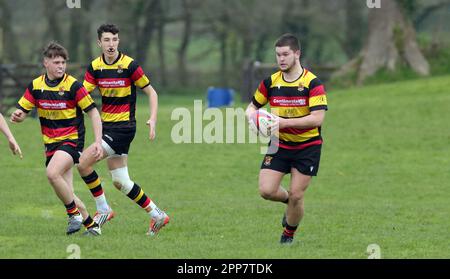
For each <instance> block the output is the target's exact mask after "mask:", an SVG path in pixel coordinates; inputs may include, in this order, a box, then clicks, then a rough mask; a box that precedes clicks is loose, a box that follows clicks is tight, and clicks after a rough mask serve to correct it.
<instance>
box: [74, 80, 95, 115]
mask: <svg viewBox="0 0 450 279" xmlns="http://www.w3.org/2000/svg"><path fill="white" fill-rule="evenodd" d="M70 91H71V93H73V94H75V102H76V104H77V106H79V107H80V108H81V109H82V110H83V111H84V112H88V111H90V110H91V109H93V108H95V103H94V100H93V99H92V97H91V95H90V94H89V92H88V91H87V90H86V88H84V86H83V84H81V82H78V81H75V82H74V83H73V84H72V87H71V88H70Z"/></svg>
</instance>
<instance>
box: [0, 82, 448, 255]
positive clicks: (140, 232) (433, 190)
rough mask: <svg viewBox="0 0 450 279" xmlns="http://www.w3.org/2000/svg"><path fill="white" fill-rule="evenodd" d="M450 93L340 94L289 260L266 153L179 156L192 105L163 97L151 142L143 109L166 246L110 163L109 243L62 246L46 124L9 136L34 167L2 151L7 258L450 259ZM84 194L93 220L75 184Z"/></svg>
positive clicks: (227, 148)
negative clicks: (265, 183) (265, 171)
mask: <svg viewBox="0 0 450 279" xmlns="http://www.w3.org/2000/svg"><path fill="white" fill-rule="evenodd" d="M449 88H450V76H443V77H436V78H429V79H420V80H416V81H407V82H401V83H390V84H387V85H378V86H370V87H363V88H355V89H350V90H345V91H332V92H329V96H328V98H329V111H328V113H327V117H326V120H325V124H324V127H323V136H324V139H325V144H324V148H323V153H322V161H321V169H320V172H319V176H318V177H317V178H315V179H313V182H312V184H311V186H310V188H309V189H308V191H307V194H306V202H305V204H306V216H305V218H304V220H303V222H302V224H301V229H300V231H299V233H298V235H297V237H296V242H295V243H294V245H292V246H290V247H282V246H280V245H279V244H278V240H279V236H280V234H281V231H282V230H281V225H280V219H281V216H282V213H283V210H284V209H283V206H282V204H276V203H273V202H268V201H265V200H263V199H262V198H260V197H259V195H258V190H257V176H258V170H259V166H260V162H261V160H262V155H260V154H259V152H258V150H259V146H258V145H256V144H178V145H176V144H174V143H172V141H171V138H170V132H171V129H172V127H173V125H174V124H175V123H176V121H171V120H170V116H171V112H172V110H173V109H174V108H175V107H187V108H192V107H193V99H194V98H193V97H192V98H189V97H173V96H172V97H164V96H161V97H160V113H159V123H158V135H157V137H158V138H157V140H156V142H153V143H149V142H147V141H146V133H147V130H146V128H145V125H144V123H145V120H146V119H145V118H146V111H147V109H146V108H145V102H144V100H141V103H142V104H144V105H142V104H141V105H140V106H139V107H138V121H139V123H138V125H139V126H138V134H137V137H136V138H135V140H134V144H133V145H132V150H131V154H130V160H129V161H130V162H129V169H130V170H131V176H132V178H133V180H135V181H136V182H137V183H139V184H140V185H141V186H142V187H143V189H144V190H145V191H146V192H147V193H148V194H149V196H150V197H151V198H153V199H154V200H155V202H156V203H157V204H158V205H159V206H160V207H161V208H163V209H165V210H167V212H168V213H169V214H170V216H171V217H172V219H171V223H170V224H169V225H168V226H167V227H166V228H164V229H163V230H162V231H161V233H160V235H158V236H157V237H155V238H150V237H148V236H146V235H145V232H146V229H147V226H148V223H147V222H148V217H147V216H146V214H145V213H144V212H143V211H142V210H141V209H140V208H138V207H137V206H136V205H135V204H133V203H132V202H131V201H130V200H129V199H128V198H126V197H124V196H123V195H122V194H121V193H120V192H119V191H117V190H115V189H114V187H113V186H112V184H111V179H110V177H109V174H108V172H107V171H106V165H105V162H101V163H100V164H99V165H98V167H97V171H98V173H99V174H100V175H101V176H102V177H103V181H104V189H105V192H106V195H107V198H108V199H109V202H110V204H111V205H112V206H113V208H114V209H115V211H116V213H117V216H116V218H115V219H113V220H112V221H111V222H110V223H108V224H106V225H105V227H104V229H103V235H102V236H101V237H99V238H83V237H82V236H81V235H80V234H78V235H75V236H71V237H67V236H65V234H64V232H65V228H66V216H65V212H64V207H63V206H62V204H60V202H59V201H58V200H57V198H56V196H55V195H54V193H53V191H52V189H51V187H50V186H49V185H48V183H47V179H46V177H45V172H44V158H43V145H42V141H41V138H40V132H39V125H38V122H37V121H36V120H31V119H29V120H27V121H26V122H25V123H23V124H21V125H17V126H16V125H14V126H12V130H13V132H14V133H15V135H16V137H17V140H18V141H19V143H20V144H21V147H22V150H23V152H24V156H25V157H24V159H23V160H19V159H18V158H15V157H12V155H10V154H9V153H8V151H9V150H7V146H6V142H5V140H4V139H3V138H2V139H1V141H0V153H1V155H0V170H1V171H0V172H1V180H0V187H1V194H0V258H66V257H68V256H69V255H70V253H68V252H67V247H68V246H69V245H70V244H77V245H79V247H80V248H81V258H180V259H185V258H186V259H191V258H202V259H203V258H230V259H234V258H236V259H237V258H257V259H261V258H269V259H270V258H360V259H364V258H367V257H368V255H367V252H366V250H367V247H368V245H369V244H377V245H379V247H380V249H381V257H382V258H450V239H449V237H448V236H449V232H450V221H449V220H450V219H449V214H450V203H449V192H448V187H449V181H450V148H449V143H450V124H449V123H450V121H449V120H450V118H449V116H448V111H449V103H450V91H449ZM141 99H143V98H141ZM240 105H241V106H244V104H240ZM88 133H89V134H91V130H90V128H88ZM286 181H287V180H286ZM75 189H76V192H77V194H78V195H79V196H80V197H81V198H82V199H83V200H84V201H85V203H86V204H87V205H88V208H89V209H90V211H91V212H94V211H95V209H94V201H93V199H92V198H91V196H90V193H89V191H88V190H87V188H86V187H85V186H84V185H83V183H82V181H81V179H80V178H79V177H78V175H77V174H76V175H75Z"/></svg>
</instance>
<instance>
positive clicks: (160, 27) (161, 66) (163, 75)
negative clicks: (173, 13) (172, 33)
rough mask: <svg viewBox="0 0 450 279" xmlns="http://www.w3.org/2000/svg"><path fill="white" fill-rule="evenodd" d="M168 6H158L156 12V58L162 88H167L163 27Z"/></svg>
mask: <svg viewBox="0 0 450 279" xmlns="http://www.w3.org/2000/svg"><path fill="white" fill-rule="evenodd" d="M167 9H169V6H167V7H166V6H163V5H159V10H158V14H159V16H158V56H159V76H160V80H161V85H162V86H167V70H166V59H165V57H166V56H165V51H164V38H165V36H164V31H165V30H164V27H165V25H166V10H167Z"/></svg>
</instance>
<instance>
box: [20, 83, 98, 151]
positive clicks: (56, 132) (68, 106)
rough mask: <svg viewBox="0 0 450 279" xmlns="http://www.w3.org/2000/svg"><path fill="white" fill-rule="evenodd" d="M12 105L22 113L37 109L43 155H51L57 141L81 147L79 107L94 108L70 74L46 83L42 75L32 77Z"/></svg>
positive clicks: (81, 116) (82, 137) (87, 95)
mask: <svg viewBox="0 0 450 279" xmlns="http://www.w3.org/2000/svg"><path fill="white" fill-rule="evenodd" d="M16 107H17V108H19V109H21V110H22V111H24V112H26V113H28V112H30V111H31V110H32V109H33V108H35V107H36V108H37V113H38V116H39V121H40V123H41V132H42V136H43V140H44V145H45V154H46V156H47V157H48V156H52V155H53V154H54V153H55V152H56V149H57V148H58V146H60V145H61V144H63V145H66V144H67V145H71V146H73V147H76V148H77V149H78V150H79V151H82V150H83V147H84V134H85V127H84V118H83V113H82V110H83V111H85V112H88V111H89V110H91V109H93V108H95V103H94V100H93V99H92V98H91V96H90V95H89V93H88V92H87V91H86V89H85V88H84V87H83V85H82V84H81V82H78V81H77V80H76V79H75V78H74V77H72V76H70V75H68V74H65V75H64V77H63V78H62V79H60V80H58V81H56V82H54V84H50V83H49V82H48V81H47V79H46V76H45V75H42V76H40V77H38V78H36V79H34V80H33V81H32V82H31V83H30V84H29V85H28V87H27V89H26V90H25V93H24V95H23V96H22V98H20V100H19V102H18V103H17V105H16Z"/></svg>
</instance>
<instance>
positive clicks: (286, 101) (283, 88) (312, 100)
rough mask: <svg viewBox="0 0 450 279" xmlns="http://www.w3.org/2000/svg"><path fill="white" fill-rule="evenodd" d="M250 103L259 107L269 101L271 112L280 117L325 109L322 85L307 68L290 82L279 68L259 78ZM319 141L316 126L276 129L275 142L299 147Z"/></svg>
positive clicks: (295, 147)
mask: <svg viewBox="0 0 450 279" xmlns="http://www.w3.org/2000/svg"><path fill="white" fill-rule="evenodd" d="M252 103H253V104H254V105H255V106H256V107H257V108H261V107H263V106H264V105H266V104H267V103H270V107H271V112H272V113H273V114H275V115H277V116H279V117H283V118H299V117H304V116H306V115H309V114H310V112H311V111H314V110H327V109H328V108H327V98H326V93H325V88H324V86H323V85H322V83H321V81H320V80H319V79H318V78H317V77H316V76H315V75H314V74H313V73H311V72H310V71H308V70H307V69H304V70H303V73H302V75H301V76H300V77H299V78H298V79H297V80H295V81H293V82H287V81H285V80H284V78H283V74H282V72H281V71H278V72H276V73H275V74H273V75H272V76H270V77H269V78H267V79H265V80H263V81H262V82H261V83H260V84H259V87H258V89H257V90H256V92H255V94H254V96H253V100H252ZM319 144H322V137H321V135H320V127H315V128H311V129H296V128H286V129H281V130H280V131H279V146H280V147H282V148H286V149H302V148H305V147H307V146H311V145H319Z"/></svg>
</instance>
